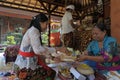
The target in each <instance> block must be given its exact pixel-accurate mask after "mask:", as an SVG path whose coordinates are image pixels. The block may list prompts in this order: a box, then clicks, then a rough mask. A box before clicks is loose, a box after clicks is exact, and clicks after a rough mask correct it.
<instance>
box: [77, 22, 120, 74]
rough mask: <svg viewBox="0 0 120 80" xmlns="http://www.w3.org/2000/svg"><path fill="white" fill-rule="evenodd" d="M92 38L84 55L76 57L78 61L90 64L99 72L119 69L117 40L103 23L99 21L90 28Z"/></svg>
mask: <svg viewBox="0 0 120 80" xmlns="http://www.w3.org/2000/svg"><path fill="white" fill-rule="evenodd" d="M92 38H93V40H92V41H91V42H90V43H89V45H88V47H87V50H86V51H85V52H84V55H80V56H78V57H77V60H78V61H83V62H84V63H86V64H88V65H89V66H91V67H92V68H93V69H95V70H98V72H100V73H101V74H104V75H105V74H108V73H109V72H110V71H117V72H118V73H119V71H120V58H119V56H118V55H119V54H118V52H117V41H116V39H115V38H113V37H112V36H110V34H109V32H108V31H107V29H106V27H105V25H104V23H99V24H96V25H95V26H94V28H93V29H92Z"/></svg>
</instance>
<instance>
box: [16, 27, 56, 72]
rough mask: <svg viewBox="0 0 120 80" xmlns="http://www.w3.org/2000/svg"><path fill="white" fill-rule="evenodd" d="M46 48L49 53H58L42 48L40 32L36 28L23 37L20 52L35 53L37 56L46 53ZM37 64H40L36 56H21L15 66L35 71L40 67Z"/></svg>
mask: <svg viewBox="0 0 120 80" xmlns="http://www.w3.org/2000/svg"><path fill="white" fill-rule="evenodd" d="M46 48H47V53H52V52H55V51H56V50H55V49H54V48H50V47H45V46H42V45H41V43H40V33H39V30H38V29H36V28H35V27H34V26H32V27H31V28H29V29H28V30H27V32H26V33H25V35H24V36H23V39H22V42H21V46H20V50H21V51H23V52H34V53H35V54H38V55H40V54H41V53H43V52H44V51H46ZM45 54H46V53H45ZM37 63H38V59H37V57H36V56H34V57H23V56H22V55H19V54H18V56H17V59H16V61H15V64H17V65H18V66H19V67H20V68H21V69H22V68H25V67H26V68H31V69H33V70H34V69H36V68H37V67H38V65H37Z"/></svg>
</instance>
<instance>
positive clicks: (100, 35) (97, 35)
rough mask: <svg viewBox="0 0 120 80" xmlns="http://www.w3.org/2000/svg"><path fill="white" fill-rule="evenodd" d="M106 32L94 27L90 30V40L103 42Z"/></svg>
mask: <svg viewBox="0 0 120 80" xmlns="http://www.w3.org/2000/svg"><path fill="white" fill-rule="evenodd" d="M105 34H106V31H101V30H100V29H99V28H97V27H94V28H93V30H92V38H93V39H94V40H97V41H99V42H100V41H103V39H104V36H105Z"/></svg>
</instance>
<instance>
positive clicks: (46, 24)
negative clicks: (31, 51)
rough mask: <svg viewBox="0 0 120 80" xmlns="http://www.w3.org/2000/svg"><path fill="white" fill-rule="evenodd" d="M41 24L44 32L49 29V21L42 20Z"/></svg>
mask: <svg viewBox="0 0 120 80" xmlns="http://www.w3.org/2000/svg"><path fill="white" fill-rule="evenodd" d="M40 25H41V30H42V32H44V31H45V30H46V29H47V26H48V21H46V22H40Z"/></svg>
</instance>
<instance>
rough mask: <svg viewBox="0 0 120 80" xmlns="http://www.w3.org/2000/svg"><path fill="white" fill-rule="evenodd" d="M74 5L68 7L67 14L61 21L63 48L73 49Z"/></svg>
mask: <svg viewBox="0 0 120 80" xmlns="http://www.w3.org/2000/svg"><path fill="white" fill-rule="evenodd" d="M74 9H75V7H74V5H68V6H67V7H66V12H65V14H64V15H63V17H62V20H61V34H62V43H63V46H66V47H73V31H74V24H73V17H72V13H73V11H74Z"/></svg>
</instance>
